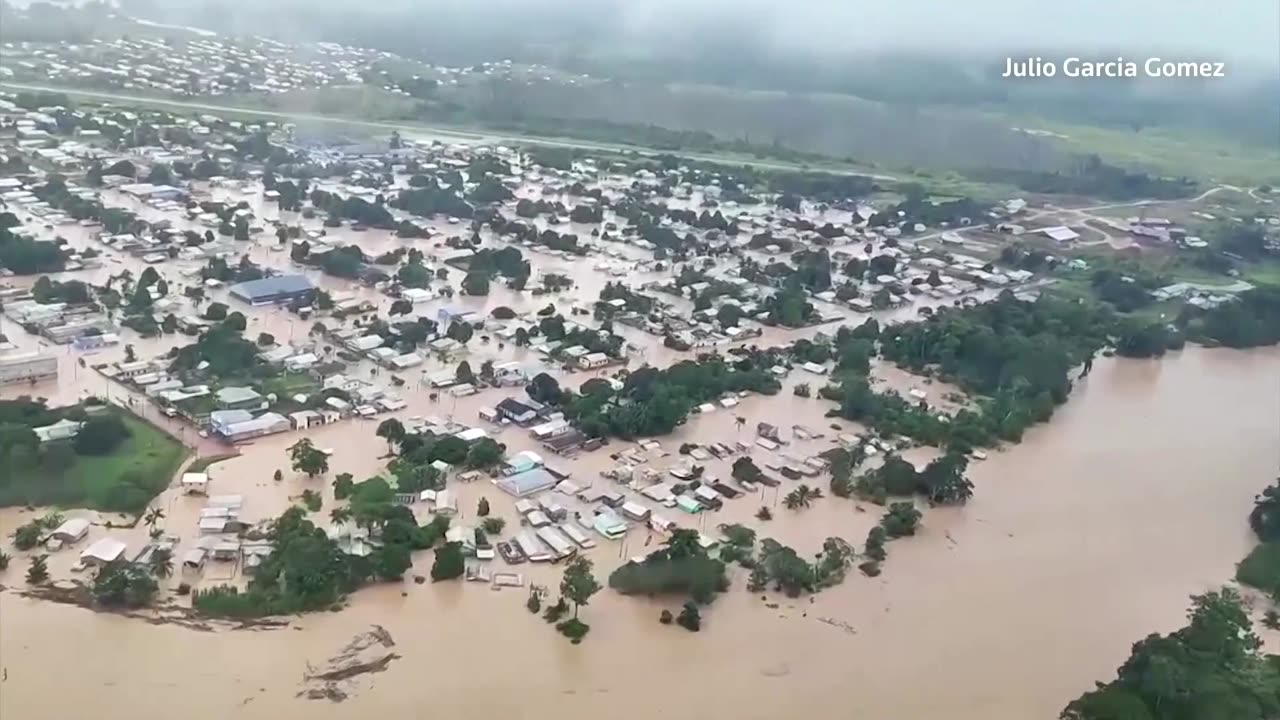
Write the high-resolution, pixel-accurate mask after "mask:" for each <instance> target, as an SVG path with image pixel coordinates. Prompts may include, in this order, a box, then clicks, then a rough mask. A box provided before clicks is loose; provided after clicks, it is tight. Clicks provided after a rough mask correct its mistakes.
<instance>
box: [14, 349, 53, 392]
mask: <svg viewBox="0 0 1280 720" xmlns="http://www.w3.org/2000/svg"><path fill="white" fill-rule="evenodd" d="M56 377H58V358H57V356H55V355H41V354H39V353H21V354H13V355H5V356H3V357H0V385H10V384H13V383H24V382H36V381H37V380H45V379H48V378H56Z"/></svg>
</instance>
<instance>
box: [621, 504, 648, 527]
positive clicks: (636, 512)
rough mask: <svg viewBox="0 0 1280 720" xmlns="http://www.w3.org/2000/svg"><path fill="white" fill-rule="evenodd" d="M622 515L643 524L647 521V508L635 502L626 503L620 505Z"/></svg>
mask: <svg viewBox="0 0 1280 720" xmlns="http://www.w3.org/2000/svg"><path fill="white" fill-rule="evenodd" d="M622 514H623V515H625V516H626V517H628V518H630V519H631V520H635V521H636V522H644V521H645V520H648V519H649V508H647V507H645V506H643V505H641V504H640V503H635V502H626V503H623V504H622Z"/></svg>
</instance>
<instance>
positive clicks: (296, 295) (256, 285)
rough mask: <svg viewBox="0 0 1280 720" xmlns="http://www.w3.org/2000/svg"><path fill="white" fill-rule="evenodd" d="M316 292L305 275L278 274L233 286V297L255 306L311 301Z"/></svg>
mask: <svg viewBox="0 0 1280 720" xmlns="http://www.w3.org/2000/svg"><path fill="white" fill-rule="evenodd" d="M315 292H316V291H315V286H313V285H312V284H311V281H310V280H308V279H307V278H306V276H304V275H276V276H275V277H267V278H262V279H260V280H250V281H248V282H242V283H239V284H236V285H232V286H231V297H234V298H236V299H237V300H240V301H241V302H246V303H248V304H250V305H254V306H257V305H276V304H283V303H289V302H293V301H294V300H302V301H304V302H309V301H310V300H311V299H312V298H313V297H315Z"/></svg>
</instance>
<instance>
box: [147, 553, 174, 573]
mask: <svg viewBox="0 0 1280 720" xmlns="http://www.w3.org/2000/svg"><path fill="white" fill-rule="evenodd" d="M150 564H151V574H152V575H155V576H156V577H158V578H167V577H169V576H170V575H172V574H173V551H172V550H169V549H168V548H160V549H159V550H156V551H155V552H153V553H151V562H150Z"/></svg>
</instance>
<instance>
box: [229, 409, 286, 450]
mask: <svg viewBox="0 0 1280 720" xmlns="http://www.w3.org/2000/svg"><path fill="white" fill-rule="evenodd" d="M291 426H292V425H291V423H290V422H289V419H288V418H286V417H285V416H283V415H280V414H278V413H273V412H268V413H263V414H262V415H260V416H258V417H254V416H253V415H251V414H250V413H249V411H247V410H215V411H213V412H212V413H209V427H210V429H212V430H213V432H214V433H216V434H217V435H219V436H221V437H222V438H224V439H225V440H227V441H228V442H242V441H244V440H249V439H252V438H255V437H261V436H263V435H272V434H274V433H279V432H285V431H287V430H289V429H290V427H291Z"/></svg>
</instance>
